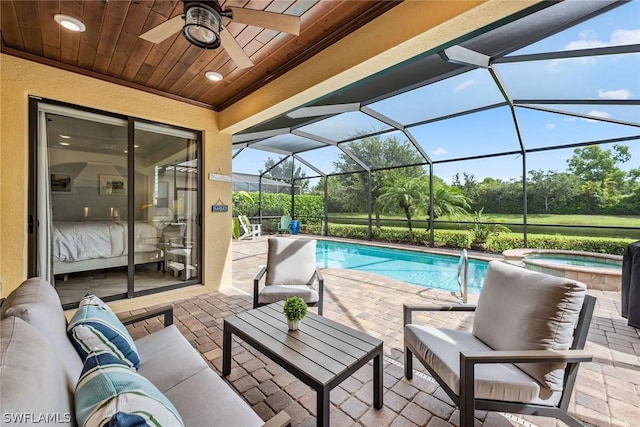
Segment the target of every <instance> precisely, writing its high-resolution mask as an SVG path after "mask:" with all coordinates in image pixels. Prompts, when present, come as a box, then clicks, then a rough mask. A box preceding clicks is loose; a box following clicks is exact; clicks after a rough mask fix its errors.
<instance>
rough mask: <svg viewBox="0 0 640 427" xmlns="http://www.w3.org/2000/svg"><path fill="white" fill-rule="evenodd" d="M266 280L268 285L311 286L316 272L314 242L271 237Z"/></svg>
mask: <svg viewBox="0 0 640 427" xmlns="http://www.w3.org/2000/svg"><path fill="white" fill-rule="evenodd" d="M268 246H269V248H268V251H267V278H266V280H265V284H266V285H267V286H270V285H311V284H312V281H313V278H314V274H315V272H316V241H315V240H307V239H290V238H282V237H271V238H269V240H268Z"/></svg>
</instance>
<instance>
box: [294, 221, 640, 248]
mask: <svg viewBox="0 0 640 427" xmlns="http://www.w3.org/2000/svg"><path fill="white" fill-rule="evenodd" d="M301 228H302V229H301V231H302V232H303V233H307V234H317V235H320V234H322V233H321V227H320V225H308V224H302V227H301ZM371 234H372V236H371V237H372V240H375V241H380V242H392V243H404V244H410V245H418V246H428V245H429V237H430V236H429V233H428V232H427V231H425V230H413V231H409V230H406V229H400V228H391V227H381V228H375V227H374V228H372V229H371ZM329 236H333V237H345V238H351V239H367V227H366V226H361V225H345V224H340V225H334V224H329ZM434 240H435V243H436V246H440V247H446V248H457V249H462V248H469V247H470V246H471V235H470V233H469V232H468V231H463V230H436V231H435V235H434ZM632 242H633V240H632V239H618V238H610V237H582V236H558V235H551V234H528V235H527V243H528V245H527V246H528V247H529V248H537V249H563V250H573V251H585V252H599V253H607V254H614V255H622V254H623V253H624V251H625V249H626V248H627V246H628V245H629V244H630V243H632ZM487 246H488V250H489V251H490V252H496V253H501V252H503V251H506V250H507V249H517V248H523V247H524V238H523V235H522V233H502V234H500V235H499V236H497V237H493V238H490V239H489V241H488V242H487Z"/></svg>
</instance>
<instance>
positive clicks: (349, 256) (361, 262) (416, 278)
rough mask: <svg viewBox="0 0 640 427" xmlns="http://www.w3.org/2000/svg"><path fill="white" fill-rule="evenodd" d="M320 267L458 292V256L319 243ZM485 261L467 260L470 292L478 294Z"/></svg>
mask: <svg viewBox="0 0 640 427" xmlns="http://www.w3.org/2000/svg"><path fill="white" fill-rule="evenodd" d="M316 261H317V264H318V267H320V268H345V269H348V270H358V271H364V272H367V273H374V274H380V275H383V276H386V277H390V278H392V279H396V280H400V281H402V282H407V283H411V284H414V285H418V286H422V287H425V288H437V289H443V290H447V291H454V292H457V291H459V290H460V287H459V286H458V281H457V272H458V257H454V256H448V255H440V254H430V253H425V252H415V251H408V250H402V249H393V248H383V247H379V246H369V245H358V244H353V243H343V242H334V241H328V240H318V243H317V249H316ZM487 265H488V263H487V262H486V261H479V260H475V259H470V260H469V276H468V278H469V282H468V284H469V285H468V289H469V293H478V292H480V288H481V287H482V281H483V280H484V276H485V275H486V272H487Z"/></svg>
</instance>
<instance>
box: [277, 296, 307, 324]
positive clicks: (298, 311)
mask: <svg viewBox="0 0 640 427" xmlns="http://www.w3.org/2000/svg"><path fill="white" fill-rule="evenodd" d="M282 311H283V313H284V315H285V316H287V320H302V319H303V318H304V316H306V315H307V303H306V302H304V300H303V299H302V298H300V297H291V298H287V300H286V301H285V302H284V307H283V309H282Z"/></svg>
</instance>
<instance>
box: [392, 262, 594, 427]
mask: <svg viewBox="0 0 640 427" xmlns="http://www.w3.org/2000/svg"><path fill="white" fill-rule="evenodd" d="M594 305H595V298H594V297H592V296H588V295H586V286H585V285H584V284H582V283H580V282H576V281H573V280H569V279H566V278H562V277H556V276H550V275H547V274H543V273H536V272H533V271H530V270H526V269H524V268H521V267H517V266H514V265H511V264H506V263H504V262H501V261H492V262H491V263H490V264H489V269H488V270H487V276H486V278H485V281H484V284H483V287H482V291H481V293H480V297H479V300H478V304H477V306H475V307H474V306H471V305H454V306H443V307H441V306H430V307H425V306H414V305H405V306H404V325H405V326H404V346H405V376H406V377H407V378H408V379H411V377H412V375H413V366H412V363H413V355H415V356H416V358H417V359H418V360H419V361H420V363H422V364H423V365H424V366H425V368H427V370H428V371H429V372H430V373H431V375H432V376H433V378H435V380H436V381H437V382H438V383H439V384H440V386H442V388H443V389H444V391H445V392H446V393H447V394H448V395H449V397H450V398H451V399H452V400H453V401H454V402H455V404H456V405H457V406H459V407H460V426H461V427H473V425H474V410H475V409H479V410H485V411H502V412H509V413H518V414H528V415H541V416H553V417H556V418H559V419H561V420H562V421H564V422H565V423H566V424H568V425H569V426H581V425H582V424H581V423H580V422H579V421H578V420H576V419H575V418H573V417H572V416H570V415H569V414H568V413H567V408H568V405H569V400H570V399H571V392H572V390H573V385H574V383H575V380H576V376H577V374H578V367H579V363H580V362H588V361H591V359H592V356H591V355H589V354H587V353H585V352H584V351H583V349H584V345H585V341H586V339H587V332H588V330H589V324H590V323H591V317H592V314H593V308H594ZM415 311H466V312H469V311H475V315H474V319H473V328H472V330H471V331H468V332H467V331H459V330H453V329H444V328H436V327H426V326H421V325H417V324H412V319H411V317H412V313H413V312H415ZM534 362H535V363H534Z"/></svg>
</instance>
